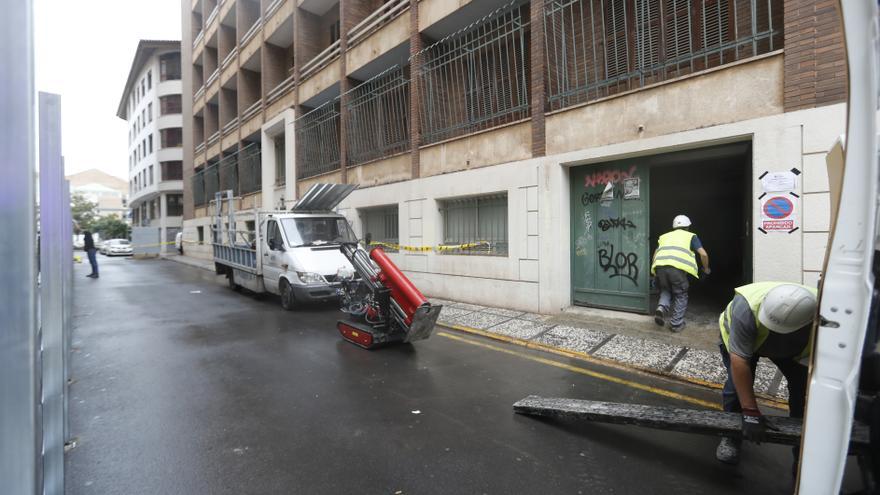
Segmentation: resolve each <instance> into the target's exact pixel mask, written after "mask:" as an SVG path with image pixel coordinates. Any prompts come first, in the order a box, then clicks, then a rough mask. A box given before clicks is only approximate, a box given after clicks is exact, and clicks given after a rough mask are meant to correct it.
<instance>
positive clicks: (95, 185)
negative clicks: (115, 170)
mask: <svg viewBox="0 0 880 495" xmlns="http://www.w3.org/2000/svg"><path fill="white" fill-rule="evenodd" d="M66 179H67V180H68V181H70V193H71V194H81V195H82V196H83V197H84V198H85V199H87V200H89V201H91V202H93V203H95V204H96V205H98V207H97V213H98V216H99V217H103V216H107V215H115V216H116V217H117V218H119V219H120V220H128V193H129V190H128V184H127V183H126V182H125V181H124V180H122V179H120V178H119V177H116V176H114V175H110V174H108V173H106V172H102V171H100V170H98V169H96V168H91V169H89V170H85V171H82V172H78V173H75V174H70V175H68V176H67V177H66Z"/></svg>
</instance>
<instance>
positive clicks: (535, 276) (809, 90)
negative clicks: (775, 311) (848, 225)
mask: <svg viewBox="0 0 880 495" xmlns="http://www.w3.org/2000/svg"><path fill="white" fill-rule="evenodd" d="M182 14H183V17H184V21H185V22H184V26H190V29H184V36H183V38H184V39H183V45H182V46H183V66H184V67H185V70H184V74H183V79H184V84H183V91H184V105H183V106H184V126H185V129H186V132H185V133H184V175H185V180H184V189H185V220H184V236H185V238H186V239H188V240H190V241H192V242H193V243H195V244H194V246H193V248H192V249H190V250H189V252H190V254H192V255H194V256H203V257H206V258H208V257H210V256H211V252H210V246H208V245H207V244H201V245H199V244H198V243H199V242H203V243H206V242H208V241H209V234H208V232H209V231H210V226H209V223H210V217H209V215H210V209H209V206H210V200H211V199H212V198H213V194H214V192H216V191H217V190H222V189H234V190H235V192H236V195H237V196H238V197H239V198H240V199H239V200H238V207H239V208H242V209H247V208H254V207H257V208H265V209H278V208H281V207H287V206H290V205H291V204H292V203H293V202H294V201H295V200H296V198H297V197H299V196H300V195H302V194H303V193H304V192H305V191H306V190H307V189H308V188H309V187H310V186H311V185H313V184H315V183H319V182H347V183H356V184H359V186H360V188H359V189H358V190H357V191H355V192H354V193H353V194H352V195H351V196H350V197H349V198H348V199H347V200H346V201H345V202H343V203H342V205H341V206H340V211H341V212H342V213H344V214H345V215H346V216H347V217H348V218H349V220H350V222H351V224H352V226H353V227H354V229H355V231H356V232H357V233H358V234H359V235H364V234H366V233H367V232H369V233H371V234H372V237H373V239H374V240H377V241H380V242H385V243H387V244H389V245H393V246H398V245H399V246H398V249H392V250H394V251H397V252H396V253H394V254H392V256H393V257H394V259H395V261H396V262H397V263H399V265H400V266H401V268H403V269H404V271H405V272H406V273H407V274H408V275H409V276H410V277H411V278H412V279H413V280H414V282H415V283H416V284H417V285H418V286H419V287H420V288H422V289H423V290H424V291H425V292H426V293H427V294H430V295H433V296H436V297H440V298H450V299H457V300H467V301H473V302H474V303H478V304H486V305H495V306H502V307H509V308H515V309H521V310H527V311H538V312H544V313H554V312H558V311H561V310H564V309H566V308H568V307H571V306H573V305H584V306H595V307H604V308H612V309H620V310H625V311H635V312H646V311H648V310H649V308H650V307H651V303H652V297H653V296H652V294H651V289H650V282H649V271H650V257H651V253H652V252H653V249H654V248H655V247H656V240H657V237H658V236H659V235H661V234H663V233H664V232H666V231H667V230H669V228H670V223H671V221H672V218H673V217H674V216H675V215H677V214H680V213H683V214H687V215H689V216H690V217H691V218H692V219H693V221H694V230H695V231H696V232H697V233H698V234H699V235H700V237H701V239H702V240H703V243H704V245H705V247H706V249H707V250H708V251H709V253H710V257H711V258H712V266H713V275H712V276H711V277H709V278H708V279H705V280H701V281H699V282H697V283H698V284H700V286H701V290H700V291H697V292H698V293H699V294H702V297H703V298H704V299H703V301H700V300H698V301H696V303H697V304H700V303H701V302H705V303H706V305H707V307H710V306H711V307H715V306H717V305H718V304H719V303H720V301H723V300H724V299H725V298H729V297H730V294H731V289H732V288H733V287H735V286H737V285H740V284H743V283H748V282H751V281H759V280H790V281H796V282H803V283H806V284H816V283H817V281H818V276H819V273H820V271H821V267H822V262H823V258H824V252H825V245H826V243H827V239H828V229H829V226H828V223H829V222H828V215H829V194H828V181H827V176H826V173H825V169H824V154H825V152H827V151H828V150H829V149H830V148H831V146H832V145H833V143H834V141H835V140H836V139H837V137H838V136H839V135H841V134H843V133H844V132H845V115H846V106H845V100H846V73H845V71H846V67H845V59H844V53H843V39H842V30H841V26H840V17H839V13H838V12H837V10H836V6H835V3H834V2H824V1H812V2H808V1H782V0H690V1H683V2H679V1H671V0H670V1H656V2H654V1H652V2H643V1H641V0H615V1H604V2H598V1H590V0H565V1H550V0H531V1H516V0H515V1H512V2H511V1H502V0H498V1H496V0H482V1H467V0H464V1H455V2H449V1H446V0H421V1H415V0H412V1H409V0H391V1H387V2H380V1H371V0H340V1H334V0H326V1H324V0H276V1H266V0H263V1H256V0H226V1H219V2H217V1H216V0H183V1H182ZM473 244H476V246H473ZM425 246H429V247H434V248H436V247H437V246H447V247H448V246H464V247H459V248H457V249H442V250H440V249H432V250H429V251H427V252H426V251H422V250H416V249H407V247H425Z"/></svg>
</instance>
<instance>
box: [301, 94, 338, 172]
mask: <svg viewBox="0 0 880 495" xmlns="http://www.w3.org/2000/svg"><path fill="white" fill-rule="evenodd" d="M296 143H297V146H296V176H297V179H305V178H307V177H313V176H315V175H320V174H324V173H327V172H332V171H334V170H337V169H339V97H336V98H334V99H332V100H330V101H328V102H327V103H324V104H323V105H321V106H319V107H317V108H315V109H314V110H312V111H310V112H308V113H306V114H305V115H303V116H301V117H300V118H298V119H296Z"/></svg>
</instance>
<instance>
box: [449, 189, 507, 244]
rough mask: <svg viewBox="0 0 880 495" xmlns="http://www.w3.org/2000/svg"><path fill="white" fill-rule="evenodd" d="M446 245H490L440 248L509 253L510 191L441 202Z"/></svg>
mask: <svg viewBox="0 0 880 495" xmlns="http://www.w3.org/2000/svg"><path fill="white" fill-rule="evenodd" d="M440 213H441V215H442V216H443V244H445V245H459V244H470V243H477V242H486V243H488V244H486V245H483V246H478V247H475V248H468V249H455V250H449V251H441V253H450V254H483V255H495V256H507V248H508V241H507V194H506V193H505V194H493V195H486V196H478V197H471V198H456V199H448V200H443V201H441V202H440Z"/></svg>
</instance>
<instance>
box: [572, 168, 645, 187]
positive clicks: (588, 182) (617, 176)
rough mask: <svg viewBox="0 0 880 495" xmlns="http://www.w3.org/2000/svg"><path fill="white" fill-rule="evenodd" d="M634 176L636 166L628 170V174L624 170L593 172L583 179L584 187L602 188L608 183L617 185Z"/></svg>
mask: <svg viewBox="0 0 880 495" xmlns="http://www.w3.org/2000/svg"><path fill="white" fill-rule="evenodd" d="M635 175H636V166H635V165H633V166H632V167H630V168H629V172H627V171H624V170H602V171H601V172H593V173H592V174H587V176H586V177H584V187H596V186H603V185H605V184H608V183H609V182H610V183H612V184H617V183H618V182H620V181H622V180H623V179H629V178H630V177H634V176H635Z"/></svg>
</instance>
